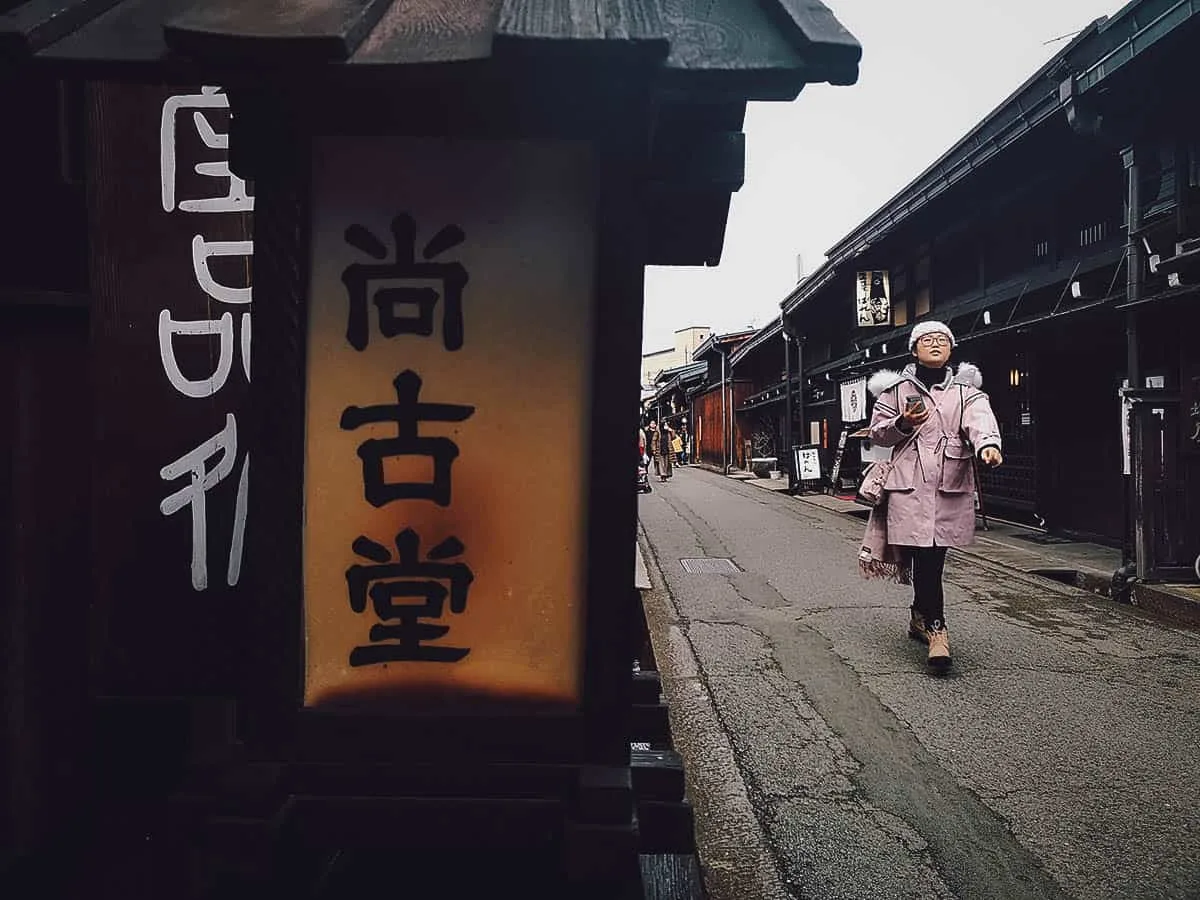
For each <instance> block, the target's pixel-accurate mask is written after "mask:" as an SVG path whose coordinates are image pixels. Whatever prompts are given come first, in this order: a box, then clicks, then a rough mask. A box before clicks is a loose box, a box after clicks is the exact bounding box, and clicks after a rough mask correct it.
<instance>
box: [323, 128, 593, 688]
mask: <svg viewBox="0 0 1200 900" xmlns="http://www.w3.org/2000/svg"><path fill="white" fill-rule="evenodd" d="M594 202H595V201H594V192H593V187H592V184H591V162H590V158H589V155H588V152H587V150H586V147H584V146H582V145H577V144H572V143H568V142H557V143H552V142H545V143H538V142H525V141H475V142H461V141H459V142H448V141H441V140H433V139H409V138H384V139H380V138H372V139H370V140H360V139H355V138H323V139H318V140H317V141H316V142H315V144H314V151H313V195H312V210H313V212H312V216H313V218H312V271H311V283H310V294H309V296H310V298H311V300H310V313H309V315H310V319H309V332H308V334H309V346H308V373H307V411H306V438H305V441H306V446H305V517H304V587H303V590H304V607H305V623H306V667H305V670H306V678H305V703H306V705H308V706H310V707H322V706H330V705H350V706H355V705H376V704H378V703H380V702H383V703H391V702H395V703H402V704H405V705H408V704H413V703H417V704H434V705H438V706H445V705H448V704H449V705H453V704H457V703H464V704H470V705H476V704H482V705H483V706H485V707H486V706H487V705H488V704H490V703H492V702H501V703H506V704H507V703H511V702H514V701H515V702H521V703H530V704H534V705H538V706H541V705H545V706H548V707H556V708H571V707H574V706H575V705H577V704H578V702H579V694H580V683H581V655H582V644H583V635H582V629H583V619H582V615H583V606H584V602H583V598H584V593H585V571H586V565H587V559H586V543H587V542H586V523H587V509H586V499H585V498H586V496H587V482H588V479H587V471H588V447H589V428H590V426H589V421H590V415H591V408H590V401H589V397H590V372H591V352H592V351H591V344H592V327H593V312H592V292H593V285H594V283H595V271H594V259H593V257H594V246H595V226H594V221H593V206H594Z"/></svg>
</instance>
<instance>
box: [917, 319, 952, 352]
mask: <svg viewBox="0 0 1200 900" xmlns="http://www.w3.org/2000/svg"><path fill="white" fill-rule="evenodd" d="M927 334H944V335H945V336H946V337H948V338H950V346H951V347H956V346H958V342H957V341H956V340H954V332H953V331H951V330H950V326H949V325H946V324H945V323H944V322H934V321H932V320H930V321H928V322H922V323H921V324H920V325H918V326H917V327H916V328H914V329H913V330H912V334H911V335H909V337H908V349H909V350H914V349H916V346H917V341H919V340H920V339H921V338H923V337H925V335H927Z"/></svg>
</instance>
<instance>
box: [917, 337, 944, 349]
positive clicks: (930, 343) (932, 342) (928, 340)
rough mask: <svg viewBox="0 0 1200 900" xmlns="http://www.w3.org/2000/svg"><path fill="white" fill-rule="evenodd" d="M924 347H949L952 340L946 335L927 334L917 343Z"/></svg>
mask: <svg viewBox="0 0 1200 900" xmlns="http://www.w3.org/2000/svg"><path fill="white" fill-rule="evenodd" d="M917 343H918V344H920V345H921V346H922V347H949V346H950V338H948V337H946V336H945V335H944V334H927V335H925V337H923V338H921V339H920V340H919V341H917Z"/></svg>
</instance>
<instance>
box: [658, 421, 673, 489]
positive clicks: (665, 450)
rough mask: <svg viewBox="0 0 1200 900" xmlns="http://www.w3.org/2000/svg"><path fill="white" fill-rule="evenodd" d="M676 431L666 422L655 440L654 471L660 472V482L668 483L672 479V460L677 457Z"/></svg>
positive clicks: (659, 429) (662, 424) (661, 425)
mask: <svg viewBox="0 0 1200 900" xmlns="http://www.w3.org/2000/svg"><path fill="white" fill-rule="evenodd" d="M674 441H675V429H674V428H672V427H671V426H670V424H669V423H668V422H666V421H663V422H660V423H659V426H658V432H657V433H656V434H655V439H654V470H655V471H656V472H658V480H659V481H666V480H667V479H668V478H670V477H671V460H672V458H673V457H674V456H675V451H674V447H673V446H672V445H673V444H674Z"/></svg>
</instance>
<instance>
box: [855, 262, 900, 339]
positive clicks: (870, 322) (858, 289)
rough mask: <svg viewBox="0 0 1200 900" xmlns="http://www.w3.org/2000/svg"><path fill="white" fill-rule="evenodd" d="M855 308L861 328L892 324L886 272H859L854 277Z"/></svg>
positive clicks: (890, 295) (890, 299)
mask: <svg viewBox="0 0 1200 900" xmlns="http://www.w3.org/2000/svg"><path fill="white" fill-rule="evenodd" d="M854 284H855V297H854V299H855V308H856V309H857V311H858V324H859V327H861V328H872V327H876V326H879V325H891V324H892V289H891V284H890V283H889V282H888V273H887V272H886V271H880V270H875V271H871V272H859V273H857V275H856V277H855V282H854Z"/></svg>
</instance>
